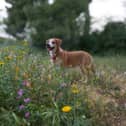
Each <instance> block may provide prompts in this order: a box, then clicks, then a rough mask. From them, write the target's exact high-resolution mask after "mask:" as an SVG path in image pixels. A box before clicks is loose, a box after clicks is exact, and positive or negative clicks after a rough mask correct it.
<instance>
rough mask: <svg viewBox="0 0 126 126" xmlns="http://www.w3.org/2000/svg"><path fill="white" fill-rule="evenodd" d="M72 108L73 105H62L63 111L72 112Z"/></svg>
mask: <svg viewBox="0 0 126 126" xmlns="http://www.w3.org/2000/svg"><path fill="white" fill-rule="evenodd" d="M71 109H72V107H71V106H69V105H66V106H64V107H62V112H70V111H71Z"/></svg>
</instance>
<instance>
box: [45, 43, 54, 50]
mask: <svg viewBox="0 0 126 126" xmlns="http://www.w3.org/2000/svg"><path fill="white" fill-rule="evenodd" d="M46 48H47V49H48V50H49V51H50V50H53V49H54V48H55V47H51V46H50V45H49V44H46Z"/></svg>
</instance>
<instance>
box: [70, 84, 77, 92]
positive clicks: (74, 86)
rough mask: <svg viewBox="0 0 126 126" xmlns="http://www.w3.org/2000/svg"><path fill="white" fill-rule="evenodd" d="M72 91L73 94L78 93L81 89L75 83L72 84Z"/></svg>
mask: <svg viewBox="0 0 126 126" xmlns="http://www.w3.org/2000/svg"><path fill="white" fill-rule="evenodd" d="M71 91H72V93H73V94H78V93H79V89H78V87H77V85H76V84H73V85H72V86H71Z"/></svg>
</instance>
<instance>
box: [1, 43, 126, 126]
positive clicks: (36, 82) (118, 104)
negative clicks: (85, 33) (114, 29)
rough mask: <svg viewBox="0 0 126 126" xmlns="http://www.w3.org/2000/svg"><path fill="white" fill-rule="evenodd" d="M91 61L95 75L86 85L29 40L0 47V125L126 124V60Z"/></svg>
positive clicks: (77, 75)
mask: <svg viewBox="0 0 126 126" xmlns="http://www.w3.org/2000/svg"><path fill="white" fill-rule="evenodd" d="M94 59H95V64H96V75H94V76H93V77H90V78H89V80H88V82H86V83H85V82H84V80H83V77H82V75H80V72H79V71H78V70H75V69H64V68H60V67H57V66H55V67H52V66H51V65H50V60H49V56H48V53H47V52H46V51H42V50H36V49H35V48H31V47H30V46H29V43H28V42H27V41H22V42H20V43H19V44H16V45H8V46H6V47H0V125H1V126H125V125H126V58H125V56H120V55H116V56H110V57H109V56H108V57H100V56H99V57H98V56H97V57H94Z"/></svg>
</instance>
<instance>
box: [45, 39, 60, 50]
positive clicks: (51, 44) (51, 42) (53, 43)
mask: <svg viewBox="0 0 126 126" xmlns="http://www.w3.org/2000/svg"><path fill="white" fill-rule="evenodd" d="M61 43H62V40H61V39H59V38H51V39H48V40H46V48H47V49H48V51H56V50H57V49H58V48H59V47H60V45H61Z"/></svg>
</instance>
